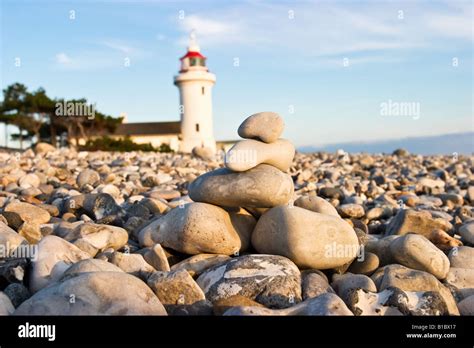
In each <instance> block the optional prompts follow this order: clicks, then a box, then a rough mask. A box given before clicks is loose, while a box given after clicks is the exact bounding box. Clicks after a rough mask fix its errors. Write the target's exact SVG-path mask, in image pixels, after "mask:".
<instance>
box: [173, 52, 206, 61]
mask: <svg viewBox="0 0 474 348" xmlns="http://www.w3.org/2000/svg"><path fill="white" fill-rule="evenodd" d="M184 58H202V59H206V57H204V56H203V55H202V54H201V53H199V52H194V51H188V53H186V54H185V55H184V56H182V57H181V58H179V59H180V60H183V59H184Z"/></svg>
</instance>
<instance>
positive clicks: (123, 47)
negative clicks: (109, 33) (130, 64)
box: [102, 40, 139, 55]
mask: <svg viewBox="0 0 474 348" xmlns="http://www.w3.org/2000/svg"><path fill="white" fill-rule="evenodd" d="M102 44H103V45H104V46H105V47H108V48H111V49H113V50H115V51H118V52H121V53H123V54H126V55H130V54H133V53H138V52H139V50H138V49H137V48H135V47H132V46H130V45H128V44H126V43H124V42H123V41H120V40H105V41H103V42H102Z"/></svg>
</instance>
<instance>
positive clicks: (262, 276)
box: [197, 255, 301, 308]
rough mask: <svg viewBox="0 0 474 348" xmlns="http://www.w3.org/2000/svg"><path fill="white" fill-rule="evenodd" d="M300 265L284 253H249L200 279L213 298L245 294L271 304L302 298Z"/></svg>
mask: <svg viewBox="0 0 474 348" xmlns="http://www.w3.org/2000/svg"><path fill="white" fill-rule="evenodd" d="M300 281H301V276H300V271H299V270H298V267H296V265H295V264H294V263H293V262H291V261H290V260H288V259H287V258H285V257H282V256H275V255H245V256H240V257H236V258H233V259H231V260H230V261H228V262H226V263H225V264H223V265H218V266H214V267H212V268H209V269H207V270H206V271H205V272H204V273H202V274H201V275H200V276H199V277H198V279H197V283H198V284H199V286H200V287H201V289H203V291H204V293H205V294H206V298H207V299H208V300H210V301H211V302H215V301H218V300H220V299H223V298H229V297H231V296H234V295H242V296H245V297H247V298H249V299H251V300H254V301H256V302H258V303H260V304H263V305H264V306H266V307H270V308H286V307H289V306H292V305H293V304H295V303H297V302H300V301H301V285H300Z"/></svg>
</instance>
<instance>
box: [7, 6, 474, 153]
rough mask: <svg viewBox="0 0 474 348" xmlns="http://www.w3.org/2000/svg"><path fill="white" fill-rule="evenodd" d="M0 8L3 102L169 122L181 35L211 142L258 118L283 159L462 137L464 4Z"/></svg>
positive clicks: (468, 73) (468, 105) (466, 108)
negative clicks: (279, 124)
mask: <svg viewBox="0 0 474 348" xmlns="http://www.w3.org/2000/svg"><path fill="white" fill-rule="evenodd" d="M0 3H1V7H0V11H1V16H0V20H1V33H0V35H1V46H0V50H1V54H0V59H1V75H0V82H1V87H2V89H4V88H5V87H6V86H8V85H9V84H12V83H14V82H21V83H23V84H25V85H26V86H28V88H29V89H30V90H34V89H37V88H39V87H43V88H45V89H46V91H47V93H48V95H50V96H51V97H58V98H59V97H61V98H82V97H85V98H87V100H88V101H89V102H92V103H95V104H96V107H97V109H98V110H99V111H101V112H103V113H106V114H109V115H113V116H119V115H120V114H121V113H126V114H127V117H128V121H129V122H153V121H156V122H158V121H177V120H179V96H178V89H177V88H176V87H175V86H174V85H173V76H174V75H176V74H177V72H178V69H179V57H181V56H182V55H184V54H185V52H186V45H187V43H188V37H189V33H190V32H191V30H193V29H194V30H195V32H196V37H197V41H198V43H199V44H200V46H201V52H202V53H203V54H204V55H205V56H206V57H207V58H208V59H207V65H208V67H209V69H210V71H211V72H213V73H214V74H216V76H217V83H216V85H215V86H214V89H213V107H214V134H215V137H216V139H218V140H230V139H237V138H238V136H237V128H238V126H239V124H240V123H241V122H242V121H243V120H244V119H245V118H246V117H247V116H249V115H251V114H253V113H256V112H260V111H275V112H278V113H279V114H280V115H281V116H282V117H283V118H284V120H285V124H286V128H285V132H284V134H283V136H284V137H285V138H287V139H290V140H291V141H293V142H294V143H295V145H296V146H323V145H327V144H332V143H344V142H367V141H386V140H390V139H398V138H404V137H415V136H430V135H439V134H451V133H459V132H469V131H474V118H473V114H474V113H473V22H474V21H473V3H472V1H459V0H449V1H436V0H433V1H380V0H379V1H356V0H354V1H348V0H345V1H276V0H274V1H243V0H239V1H237V0H235V1H232V0H230V1H206V0H200V1H97V0H95V1H87V0H84V1H53V0H0ZM127 62H128V63H129V64H128V66H127V64H126V63H127ZM18 63H20V64H18ZM18 65H19V66H18ZM387 110H388V112H387ZM4 141H5V140H4V132H3V125H2V126H0V145H3V144H4ZM453 141H455V140H454V139H453Z"/></svg>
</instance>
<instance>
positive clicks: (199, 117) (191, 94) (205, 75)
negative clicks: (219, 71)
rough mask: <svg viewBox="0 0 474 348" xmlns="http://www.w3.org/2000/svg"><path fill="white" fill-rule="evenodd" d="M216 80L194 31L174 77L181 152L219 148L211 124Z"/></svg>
mask: <svg viewBox="0 0 474 348" xmlns="http://www.w3.org/2000/svg"><path fill="white" fill-rule="evenodd" d="M215 83H216V76H215V75H214V74H211V73H210V72H209V69H208V68H207V67H206V57H204V56H203V55H202V54H201V52H200V48H199V46H198V45H197V43H196V40H195V37H194V33H191V36H190V44H189V47H188V52H187V53H186V54H185V55H184V56H183V57H181V70H180V71H179V75H177V76H175V78H174V84H175V85H176V86H177V87H178V89H179V97H180V98H179V99H180V113H181V142H180V145H179V149H180V151H181V152H191V151H192V149H193V148H194V147H209V148H211V149H212V150H213V151H214V152H215V150H216V141H215V139H214V132H213V124H212V123H213V122H212V87H213V86H214V84H215Z"/></svg>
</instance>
